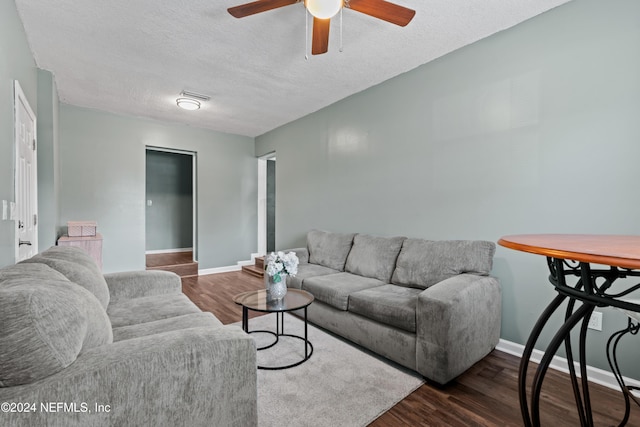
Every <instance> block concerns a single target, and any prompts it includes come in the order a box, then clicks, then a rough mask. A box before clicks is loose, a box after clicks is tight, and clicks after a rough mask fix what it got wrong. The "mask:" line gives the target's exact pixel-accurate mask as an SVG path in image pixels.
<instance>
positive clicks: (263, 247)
mask: <svg viewBox="0 0 640 427" xmlns="http://www.w3.org/2000/svg"><path fill="white" fill-rule="evenodd" d="M275 158H276V152H275V151H273V152H271V153H268V154H265V155H264V156H260V157H258V254H260V255H266V253H267V161H268V160H271V159H275Z"/></svg>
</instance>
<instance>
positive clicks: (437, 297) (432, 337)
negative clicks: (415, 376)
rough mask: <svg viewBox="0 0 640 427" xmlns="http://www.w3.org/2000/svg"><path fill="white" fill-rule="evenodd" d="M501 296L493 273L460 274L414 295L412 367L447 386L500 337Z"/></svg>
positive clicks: (488, 350)
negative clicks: (414, 356)
mask: <svg viewBox="0 0 640 427" xmlns="http://www.w3.org/2000/svg"><path fill="white" fill-rule="evenodd" d="M501 315H502V297H501V289H500V284H499V282H498V280H497V279H496V278H494V277H491V276H476V275H472V274H460V275H457V276H454V277H451V278H449V279H446V280H443V281H442V282H439V283H437V284H435V285H433V286H431V287H430V288H427V289H426V290H424V291H423V292H422V293H421V294H420V295H419V296H418V304H417V308H416V335H417V336H416V338H417V348H416V365H417V369H416V370H417V371H418V372H420V373H421V374H422V375H424V376H425V377H427V378H429V379H431V380H433V381H435V382H437V383H440V384H445V383H447V382H449V381H451V380H452V379H454V378H455V377H457V376H458V375H460V374H461V373H463V372H464V371H466V370H467V369H468V368H470V367H471V366H472V365H473V364H474V363H476V362H478V361H479V360H480V359H482V358H483V357H484V356H486V355H487V354H489V353H490V352H491V351H492V350H493V349H494V348H495V346H496V345H497V344H498V341H499V339H500V322H501Z"/></svg>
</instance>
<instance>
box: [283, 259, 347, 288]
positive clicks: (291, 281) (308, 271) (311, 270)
mask: <svg viewBox="0 0 640 427" xmlns="http://www.w3.org/2000/svg"><path fill="white" fill-rule="evenodd" d="M335 273H339V271H338V270H334V269H333V268H329V267H324V266H322V265H318V264H298V274H296V275H295V277H292V276H288V277H287V287H288V288H296V289H302V283H303V281H304V279H306V278H308V277H315V276H326V275H327V274H335Z"/></svg>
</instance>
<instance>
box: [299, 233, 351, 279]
mask: <svg viewBox="0 0 640 427" xmlns="http://www.w3.org/2000/svg"><path fill="white" fill-rule="evenodd" d="M354 236H355V233H351V234H341V233H330V232H327V231H320V230H312V231H310V232H308V233H307V246H308V249H309V262H310V263H312V264H319V265H323V266H325V267H329V268H332V269H334V270H339V271H344V264H345V262H346V261H347V255H349V251H350V250H351V245H352V244H353V237H354Z"/></svg>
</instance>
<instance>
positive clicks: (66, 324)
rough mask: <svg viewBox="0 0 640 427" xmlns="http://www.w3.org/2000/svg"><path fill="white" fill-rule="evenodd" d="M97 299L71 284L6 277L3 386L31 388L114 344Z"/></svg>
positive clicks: (0, 326)
mask: <svg viewBox="0 0 640 427" xmlns="http://www.w3.org/2000/svg"><path fill="white" fill-rule="evenodd" d="M111 342H113V335H112V329H111V324H110V323H109V318H108V317H107V315H106V313H105V311H104V309H103V308H102V306H101V305H100V303H99V302H98V300H97V299H96V298H95V297H94V296H93V295H92V294H91V293H90V292H89V291H87V290H85V289H83V288H82V287H80V286H78V285H76V284H75V283H71V282H69V281H68V280H66V279H65V280H47V279H37V280H32V279H29V278H22V279H7V280H5V281H4V282H3V285H2V287H0V387H10V386H15V385H20V384H29V383H32V382H34V381H37V380H39V379H42V378H45V377H48V376H50V375H53V374H55V373H56V372H58V371H61V370H62V369H64V368H66V367H67V366H69V365H70V364H71V363H73V362H74V361H75V360H76V358H77V356H78V354H80V353H82V352H84V351H86V350H89V349H91V348H94V347H97V346H101V345H104V344H110V343H111Z"/></svg>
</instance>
